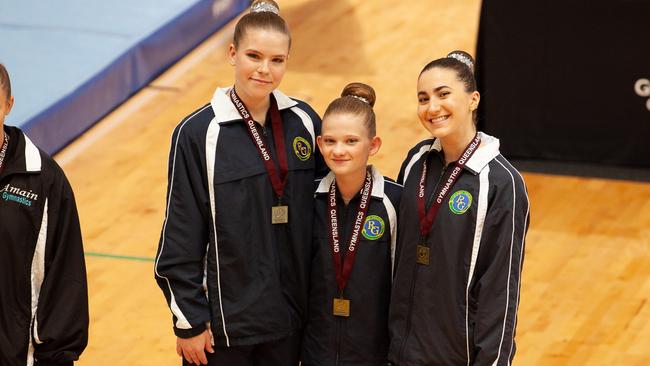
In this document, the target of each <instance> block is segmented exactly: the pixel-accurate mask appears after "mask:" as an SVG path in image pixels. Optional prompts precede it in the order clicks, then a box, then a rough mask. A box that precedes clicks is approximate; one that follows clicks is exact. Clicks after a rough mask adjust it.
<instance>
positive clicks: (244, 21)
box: [232, 0, 291, 48]
mask: <svg viewBox="0 0 650 366" xmlns="http://www.w3.org/2000/svg"><path fill="white" fill-rule="evenodd" d="M258 4H265V5H266V6H272V7H275V9H277V11H278V13H279V12H280V7H279V6H278V4H277V3H276V2H275V1H274V0H255V1H253V3H252V4H251V10H252V9H253V8H255V6H256V5H258ZM250 29H265V30H272V31H276V32H280V33H282V34H284V35H286V36H287V38H288V39H289V48H291V32H289V26H288V25H287V23H286V22H285V21H284V19H282V17H281V16H280V15H278V14H276V13H273V12H271V11H258V12H254V13H253V12H250V13H248V14H246V15H244V16H243V17H242V18H241V19H239V21H238V22H237V25H236V26H235V34H234V35H233V40H232V43H233V45H234V46H235V48H238V47H239V42H240V41H241V40H242V39H243V38H244V36H245V35H246V32H247V31H248V30H250Z"/></svg>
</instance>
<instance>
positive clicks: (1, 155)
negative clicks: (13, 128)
mask: <svg viewBox="0 0 650 366" xmlns="http://www.w3.org/2000/svg"><path fill="white" fill-rule="evenodd" d="M8 146H9V136H8V135H7V133H6V132H5V138H4V141H3V142H2V148H0V174H1V173H2V170H3V169H4V167H5V166H4V163H5V156H6V155H7V147H8Z"/></svg>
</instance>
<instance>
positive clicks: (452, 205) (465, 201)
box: [449, 190, 472, 215]
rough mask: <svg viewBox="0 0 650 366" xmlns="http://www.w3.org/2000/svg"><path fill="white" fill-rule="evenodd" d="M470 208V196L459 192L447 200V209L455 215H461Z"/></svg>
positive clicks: (464, 192) (462, 191) (467, 193)
mask: <svg viewBox="0 0 650 366" xmlns="http://www.w3.org/2000/svg"><path fill="white" fill-rule="evenodd" d="M470 206H472V194H471V193H469V192H467V191H464V190H461V191H456V192H454V194H452V195H451V198H449V209H450V210H451V212H453V213H455V214H456V215H462V214H464V213H465V212H467V210H469V208H470Z"/></svg>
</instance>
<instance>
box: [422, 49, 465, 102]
mask: <svg viewBox="0 0 650 366" xmlns="http://www.w3.org/2000/svg"><path fill="white" fill-rule="evenodd" d="M461 60H462V61H461ZM436 67H439V68H441V69H451V70H454V71H456V75H457V76H458V80H459V81H460V82H462V83H463V84H464V85H465V91H466V92H468V93H471V92H475V91H476V79H475V78H474V58H473V57H472V56H471V55H470V54H469V53H467V52H465V51H459V50H456V51H452V52H449V54H447V57H443V58H439V59H437V60H433V61H431V62H429V63H428V64H427V65H426V66H425V67H424V68H423V69H422V71H421V72H420V76H422V74H424V73H425V72H426V71H429V70H431V69H433V68H436Z"/></svg>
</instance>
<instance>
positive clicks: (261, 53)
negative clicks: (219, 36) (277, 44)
mask: <svg viewBox="0 0 650 366" xmlns="http://www.w3.org/2000/svg"><path fill="white" fill-rule="evenodd" d="M244 52H253V53H259V54H260V55H263V54H264V52H262V51H260V50H256V49H254V48H247V49H246V51H244ZM271 57H282V58H287V55H283V54H278V55H273V56H271Z"/></svg>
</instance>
